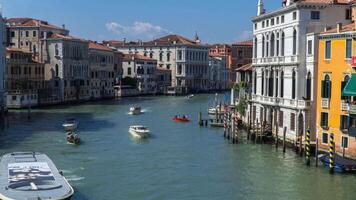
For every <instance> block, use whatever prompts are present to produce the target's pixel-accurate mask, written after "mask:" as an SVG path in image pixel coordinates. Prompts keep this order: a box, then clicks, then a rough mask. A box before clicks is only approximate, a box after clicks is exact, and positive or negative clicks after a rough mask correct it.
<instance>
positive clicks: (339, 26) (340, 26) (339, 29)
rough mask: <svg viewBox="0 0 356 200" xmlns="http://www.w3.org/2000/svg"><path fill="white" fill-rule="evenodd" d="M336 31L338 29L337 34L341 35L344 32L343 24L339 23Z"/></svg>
mask: <svg viewBox="0 0 356 200" xmlns="http://www.w3.org/2000/svg"><path fill="white" fill-rule="evenodd" d="M336 29H337V32H338V33H340V32H341V30H342V23H337V25H336Z"/></svg>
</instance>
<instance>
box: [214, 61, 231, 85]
mask: <svg viewBox="0 0 356 200" xmlns="http://www.w3.org/2000/svg"><path fill="white" fill-rule="evenodd" d="M229 83H230V69H229V68H228V64H227V60H226V57H225V56H209V90H227V89H229Z"/></svg>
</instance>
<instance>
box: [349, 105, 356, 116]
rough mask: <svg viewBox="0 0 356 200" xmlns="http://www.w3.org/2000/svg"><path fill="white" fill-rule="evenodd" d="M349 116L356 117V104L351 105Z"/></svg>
mask: <svg viewBox="0 0 356 200" xmlns="http://www.w3.org/2000/svg"><path fill="white" fill-rule="evenodd" d="M349 114H350V115H356V104H350V108H349Z"/></svg>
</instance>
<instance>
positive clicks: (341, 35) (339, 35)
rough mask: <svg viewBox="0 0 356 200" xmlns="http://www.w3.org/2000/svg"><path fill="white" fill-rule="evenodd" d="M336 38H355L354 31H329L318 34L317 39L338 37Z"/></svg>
mask: <svg viewBox="0 0 356 200" xmlns="http://www.w3.org/2000/svg"><path fill="white" fill-rule="evenodd" d="M338 38H356V32H355V31H350V32H344V33H329V34H322V35H320V36H319V39H338Z"/></svg>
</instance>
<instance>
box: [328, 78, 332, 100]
mask: <svg viewBox="0 0 356 200" xmlns="http://www.w3.org/2000/svg"><path fill="white" fill-rule="evenodd" d="M331 83H332V82H331V81H328V98H329V99H330V98H331V86H332V84H331Z"/></svg>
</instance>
